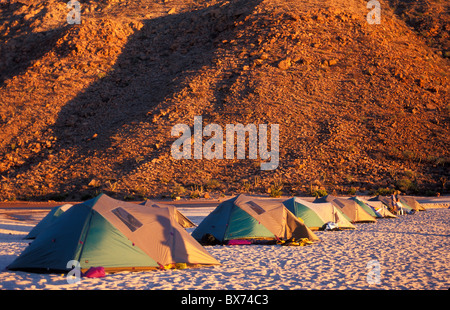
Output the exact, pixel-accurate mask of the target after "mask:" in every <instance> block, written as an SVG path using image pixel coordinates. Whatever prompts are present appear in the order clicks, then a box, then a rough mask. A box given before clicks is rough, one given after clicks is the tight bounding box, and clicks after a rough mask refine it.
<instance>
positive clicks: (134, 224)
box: [112, 207, 142, 231]
mask: <svg viewBox="0 0 450 310" xmlns="http://www.w3.org/2000/svg"><path fill="white" fill-rule="evenodd" d="M112 213H114V215H115V216H117V217H118V218H119V220H121V221H122V222H123V223H124V224H125V225H127V227H128V228H129V229H130V230H131V231H135V230H136V229H138V228H139V227H141V226H142V223H141V222H139V220H138V219H137V218H135V217H134V216H133V215H131V214H130V213H128V212H127V211H125V210H124V209H123V208H121V207H119V208H116V209H114V210H112Z"/></svg>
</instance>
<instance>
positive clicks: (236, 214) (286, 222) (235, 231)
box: [192, 195, 319, 244]
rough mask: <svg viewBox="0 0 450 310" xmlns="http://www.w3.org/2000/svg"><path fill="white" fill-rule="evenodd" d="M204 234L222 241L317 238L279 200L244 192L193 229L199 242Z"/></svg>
mask: <svg viewBox="0 0 450 310" xmlns="http://www.w3.org/2000/svg"><path fill="white" fill-rule="evenodd" d="M205 235H212V236H214V238H215V239H216V240H217V241H218V242H220V243H223V244H226V243H230V241H232V240H233V241H234V240H242V239H245V240H253V242H255V241H256V240H288V239H291V238H295V239H296V240H299V239H303V238H308V240H309V241H318V240H319V238H318V237H317V236H316V235H315V234H314V233H313V232H312V231H311V230H310V229H309V228H308V227H307V226H306V225H305V224H304V223H302V222H301V221H300V220H299V219H298V218H297V217H296V216H295V215H294V214H292V213H291V212H290V211H289V210H288V209H287V208H286V207H285V206H284V205H283V203H282V202H281V201H275V200H269V199H254V198H252V197H248V196H245V195H239V196H236V197H234V198H231V199H229V200H226V201H224V202H222V203H220V204H219V205H218V206H217V208H216V209H214V211H213V212H211V213H210V214H209V215H208V216H207V217H206V218H205V219H203V221H202V222H201V223H200V224H199V225H198V227H197V228H196V229H195V230H194V231H193V232H192V236H193V237H194V238H195V239H196V240H198V241H200V242H201V240H202V238H203V237H204V236H205Z"/></svg>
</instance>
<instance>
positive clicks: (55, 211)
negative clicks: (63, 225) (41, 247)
mask: <svg viewBox="0 0 450 310" xmlns="http://www.w3.org/2000/svg"><path fill="white" fill-rule="evenodd" d="M71 206H72V205H71V204H64V205H62V206H57V207H54V208H52V209H51V210H50V212H48V213H47V215H46V216H44V217H43V218H42V220H40V221H39V223H37V224H36V226H34V227H33V229H32V230H31V231H30V232H29V233H28V235H26V236H25V238H24V239H35V238H36V237H37V236H38V235H39V234H40V233H41V232H43V231H45V230H46V229H47V228H48V227H49V226H50V225H51V224H52V223H53V222H54V221H56V220H57V219H58V217H59V216H60V215H61V214H63V213H64V212H65V211H67V210H68V209H69V208H70V207H71Z"/></svg>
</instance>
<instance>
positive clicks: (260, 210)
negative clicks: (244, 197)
mask: <svg viewBox="0 0 450 310" xmlns="http://www.w3.org/2000/svg"><path fill="white" fill-rule="evenodd" d="M247 204H248V205H249V206H250V208H252V210H253V211H255V212H256V213H257V214H258V215H259V214H263V213H264V212H266V211H265V210H264V209H263V208H261V207H260V206H259V205H258V204H257V203H255V202H253V201H249V202H247Z"/></svg>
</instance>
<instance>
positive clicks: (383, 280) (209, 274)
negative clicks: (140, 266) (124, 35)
mask: <svg viewBox="0 0 450 310" xmlns="http://www.w3.org/2000/svg"><path fill="white" fill-rule="evenodd" d="M179 209H180V211H181V212H182V213H183V214H185V215H186V216H188V217H189V218H190V219H191V220H192V221H193V222H194V223H197V224H198V223H200V222H201V221H202V219H203V218H204V217H205V216H206V215H207V214H209V212H211V211H212V210H213V209H214V207H211V206H202V207H192V206H188V207H182V205H180V206H179ZM47 212H48V210H42V209H41V210H20V209H18V210H4V209H3V210H0V244H1V246H0V270H1V272H0V289H2V290H29V289H31V290H33V289H37V290H73V289H82V290H87V289H89V290H90V289H109V290H118V289H127V290H130V289H132V290H146V289H153V290H222V289H227V290H296V289H319V290H341V289H342V290H345V289H352V290H353V289H355V290H359V289H363V290H365V289H383V290H416V289H417V290H443V289H448V288H449V287H450V266H449V264H448V262H449V261H450V251H449V250H450V238H449V237H450V231H449V223H450V210H449V209H447V208H432V209H428V210H427V211H425V212H418V213H416V214H413V215H402V216H399V217H398V218H396V219H379V220H377V223H375V224H356V226H357V229H356V230H353V231H337V232H317V235H318V236H319V237H320V238H321V239H322V242H320V243H317V244H313V245H311V246H306V247H281V246H275V245H274V246H258V245H251V246H208V247H207V250H208V251H209V252H210V253H211V254H212V255H213V256H214V257H215V258H217V259H218V260H219V261H220V262H221V263H222V265H221V266H217V267H207V268H198V269H184V270H165V271H151V272H135V273H129V272H122V273H116V274H111V275H107V276H106V277H104V278H98V279H88V278H82V279H81V281H80V282H78V283H75V284H68V283H67V279H66V276H65V275H62V274H33V273H25V272H10V271H7V270H5V267H6V266H7V265H8V264H9V263H11V262H12V261H13V260H14V259H15V258H16V257H17V256H18V255H19V254H20V253H21V252H22V251H23V249H24V248H25V247H26V246H27V244H28V241H25V240H23V237H24V236H25V235H26V234H27V233H28V231H30V230H31V229H32V227H33V226H34V225H35V224H36V223H37V222H38V221H39V220H40V219H41V218H42V217H43V216H45V214H46V213H47ZM189 231H192V229H189ZM377 267H379V269H378V270H379V273H377V272H378V270H377V269H376V268H377ZM378 274H379V277H378V276H377V275H378Z"/></svg>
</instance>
